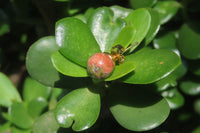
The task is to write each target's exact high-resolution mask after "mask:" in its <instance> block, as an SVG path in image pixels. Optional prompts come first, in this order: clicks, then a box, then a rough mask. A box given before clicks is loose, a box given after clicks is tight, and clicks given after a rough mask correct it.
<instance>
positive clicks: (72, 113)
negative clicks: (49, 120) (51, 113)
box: [55, 88, 100, 131]
mask: <svg viewBox="0 0 200 133" xmlns="http://www.w3.org/2000/svg"><path fill="white" fill-rule="evenodd" d="M99 112H100V96H99V94H97V93H95V92H91V91H90V90H89V89H88V88H80V89H76V90H73V91H72V92H70V93H68V94H67V95H66V96H65V97H63V98H62V99H61V100H60V101H59V102H58V104H57V106H56V108H55V117H56V120H57V122H58V123H59V125H60V126H61V127H64V128H69V127H70V126H72V129H73V130H74V131H82V130H85V129H87V128H89V127H91V126H92V125H93V124H94V123H95V121H96V120H97V118H98V116H99Z"/></svg>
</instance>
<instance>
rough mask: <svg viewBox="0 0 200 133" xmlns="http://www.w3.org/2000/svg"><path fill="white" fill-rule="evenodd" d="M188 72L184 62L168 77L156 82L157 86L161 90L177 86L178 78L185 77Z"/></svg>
mask: <svg viewBox="0 0 200 133" xmlns="http://www.w3.org/2000/svg"><path fill="white" fill-rule="evenodd" d="M186 72H187V68H186V66H185V65H184V64H181V65H180V66H178V67H177V68H176V69H175V70H174V71H173V72H172V73H171V74H169V75H168V76H167V77H165V78H163V79H161V80H159V81H157V82H156V83H155V85H156V86H157V90H158V91H159V92H160V91H163V90H166V89H167V88H169V87H175V86H177V80H178V79H180V78H181V77H183V75H185V74H186Z"/></svg>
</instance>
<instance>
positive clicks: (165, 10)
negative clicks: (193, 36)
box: [154, 1, 181, 24]
mask: <svg viewBox="0 0 200 133" xmlns="http://www.w3.org/2000/svg"><path fill="white" fill-rule="evenodd" d="M180 7H181V5H180V4H179V3H178V2H176V1H158V2H157V3H156V5H155V6H154V9H155V10H157V11H158V12H159V14H160V20H161V21H160V23H161V24H164V23H167V22H168V21H169V20H170V19H171V18H172V17H174V15H175V14H176V13H177V11H178V9H179V8H180Z"/></svg>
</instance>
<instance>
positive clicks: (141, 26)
mask: <svg viewBox="0 0 200 133" xmlns="http://www.w3.org/2000/svg"><path fill="white" fill-rule="evenodd" d="M126 21H127V23H128V25H132V26H133V27H134V28H135V29H136V35H135V37H134V39H133V41H132V43H135V42H138V44H137V45H136V46H135V47H133V48H132V49H131V51H133V50H134V49H135V48H136V47H137V46H138V45H139V44H140V42H141V41H142V40H143V39H144V38H145V36H146V35H147V32H148V31H149V28H150V24H151V15H150V13H149V11H148V10H147V9H145V8H140V9H136V10H134V11H133V12H131V13H130V14H129V15H128V16H127V18H126Z"/></svg>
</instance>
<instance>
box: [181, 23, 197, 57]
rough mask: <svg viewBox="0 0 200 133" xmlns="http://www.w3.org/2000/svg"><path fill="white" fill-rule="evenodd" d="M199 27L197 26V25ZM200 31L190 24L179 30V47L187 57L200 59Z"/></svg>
mask: <svg viewBox="0 0 200 133" xmlns="http://www.w3.org/2000/svg"><path fill="white" fill-rule="evenodd" d="M196 28H197V27H196ZM199 44H200V33H199V32H198V31H196V30H195V29H194V28H191V27H190V26H189V25H188V24H184V25H183V26H182V27H181V29H180V30H179V38H178V48H179V50H180V52H181V54H182V55H183V56H184V57H185V58H187V59H200V45H199Z"/></svg>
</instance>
